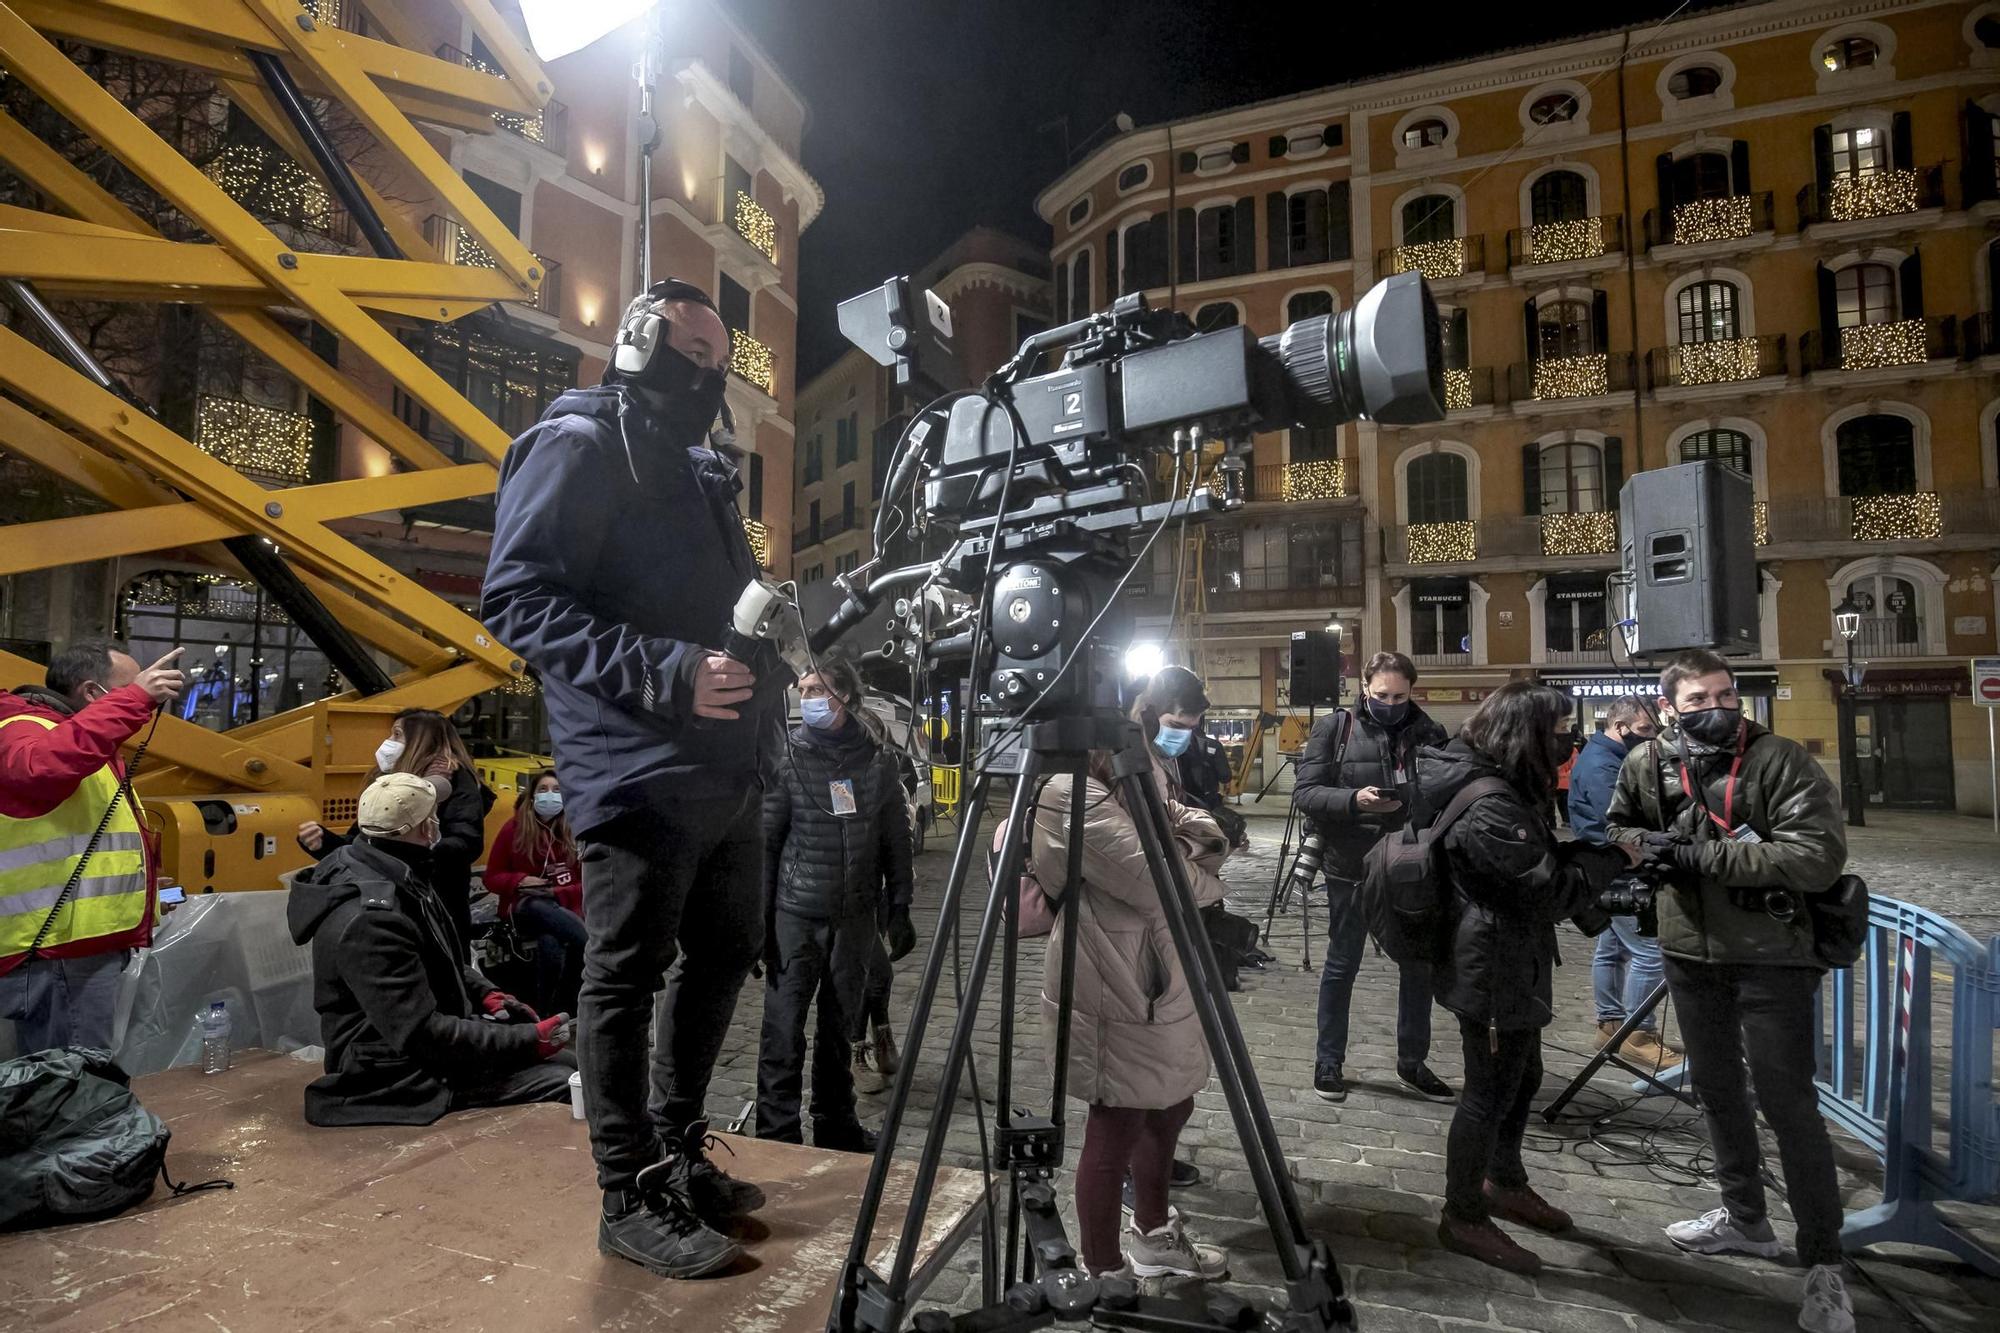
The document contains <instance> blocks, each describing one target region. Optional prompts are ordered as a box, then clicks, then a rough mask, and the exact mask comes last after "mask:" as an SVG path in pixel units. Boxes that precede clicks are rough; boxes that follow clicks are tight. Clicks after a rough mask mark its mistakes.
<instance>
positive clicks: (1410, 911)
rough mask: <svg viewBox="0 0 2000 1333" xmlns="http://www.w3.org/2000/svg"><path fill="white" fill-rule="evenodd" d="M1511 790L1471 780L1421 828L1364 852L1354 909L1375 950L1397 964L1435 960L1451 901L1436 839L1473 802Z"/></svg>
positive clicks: (1494, 780) (1408, 827) (1483, 780)
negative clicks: (1359, 884) (1357, 910)
mask: <svg viewBox="0 0 2000 1333" xmlns="http://www.w3.org/2000/svg"><path fill="white" fill-rule="evenodd" d="M1512 791H1513V788H1512V787H1509V786H1508V785H1507V784H1506V783H1505V782H1504V781H1502V780H1501V779H1499V778H1494V777H1485V778H1474V779H1473V780H1472V781H1470V782H1468V783H1466V784H1465V786H1463V787H1461V788H1460V789H1459V790H1458V793H1457V794H1456V795H1454V796H1453V797H1452V798H1451V800H1450V801H1448V802H1446V804H1445V807H1444V809H1443V810H1441V811H1439V812H1438V814H1437V817H1436V818H1434V819H1432V820H1431V821H1430V822H1429V823H1428V824H1426V825H1425V826H1424V827H1422V828H1417V827H1415V826H1414V824H1406V825H1405V826H1404V827H1403V829H1402V831H1401V832H1399V833H1393V834H1390V835H1389V836H1388V837H1386V838H1383V839H1382V840H1381V841H1380V842H1378V843H1376V844H1375V845H1374V846H1373V847H1371V848H1369V849H1368V855H1367V857H1366V859H1365V860H1363V862H1362V870H1361V887H1360V889H1359V893H1360V901H1359V904H1358V905H1359V907H1360V909H1361V916H1362V920H1364V921H1365V922H1367V924H1368V934H1369V935H1370V936H1371V937H1372V938H1373V939H1374V941H1375V947H1376V948H1378V949H1380V950H1381V951H1382V952H1383V953H1386V954H1388V955H1389V957H1390V958H1392V959H1394V960H1395V961H1396V962H1398V963H1430V962H1435V961H1437V957H1438V954H1439V951H1440V950H1441V949H1442V948H1443V945H1444V942H1445V934H1446V932H1445V929H1444V926H1445V917H1446V908H1447V906H1448V904H1449V903H1450V900H1451V893H1450V888H1449V884H1448V881H1447V878H1446V871H1445V866H1444V857H1443V854H1442V852H1441V850H1440V849H1441V842H1440V840H1441V839H1442V838H1443V837H1444V834H1445V832H1446V831H1447V830H1448V829H1450V828H1451V826H1452V825H1453V824H1455V823H1457V822H1458V817H1459V816H1460V815H1462V814H1464V813H1465V812H1466V811H1467V810H1468V809H1469V808H1471V806H1472V803H1473V802H1474V801H1477V800H1479V799H1480V798H1481V797H1485V796H1498V795H1502V794H1505V793H1510V792H1512Z"/></svg>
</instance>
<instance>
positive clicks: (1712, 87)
mask: <svg viewBox="0 0 2000 1333" xmlns="http://www.w3.org/2000/svg"><path fill="white" fill-rule="evenodd" d="M1720 87H1722V71H1721V70H1719V69H1717V68H1715V67H1714V66H1713V65H1689V66H1688V67H1687V68H1686V69H1683V70H1678V71H1676V72H1675V74H1674V76H1673V77H1672V78H1670V79H1668V80H1667V95H1668V96H1670V97H1673V98H1676V99H1677V100H1679V101H1683V102H1685V101H1687V100H1688V99H1689V98H1690V97H1707V96H1708V95H1709V94H1711V93H1713V92H1715V91H1716V90H1717V89H1718V88H1720Z"/></svg>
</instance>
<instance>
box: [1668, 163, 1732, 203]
mask: <svg viewBox="0 0 2000 1333" xmlns="http://www.w3.org/2000/svg"><path fill="white" fill-rule="evenodd" d="M1730 194H1731V188H1730V180H1729V155H1728V154H1727V153H1689V154H1688V155H1687V156H1686V157H1683V158H1680V159H1678V160H1676V161H1675V163H1674V200H1675V202H1677V203H1690V202H1692V201H1694V200H1697V199H1727V198H1728V197H1729V195H1730Z"/></svg>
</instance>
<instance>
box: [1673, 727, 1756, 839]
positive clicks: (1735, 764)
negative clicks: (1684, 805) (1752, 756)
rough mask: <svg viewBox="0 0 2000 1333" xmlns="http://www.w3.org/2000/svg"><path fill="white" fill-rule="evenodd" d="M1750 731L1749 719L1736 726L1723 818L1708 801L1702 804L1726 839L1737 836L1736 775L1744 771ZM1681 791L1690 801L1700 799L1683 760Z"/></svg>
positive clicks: (1725, 784)
mask: <svg viewBox="0 0 2000 1333" xmlns="http://www.w3.org/2000/svg"><path fill="white" fill-rule="evenodd" d="M1749 729H1750V723H1749V721H1748V720H1747V719H1746V720H1744V721H1742V722H1738V723H1737V724H1736V758H1734V759H1733V760H1731V761H1730V763H1729V780H1728V781H1727V782H1725V783H1724V784H1723V787H1722V814H1721V816H1720V817H1719V818H1718V817H1717V815H1716V813H1715V811H1713V810H1710V809H1709V808H1708V803H1707V802H1706V801H1703V802H1702V803H1701V806H1702V811H1703V813H1705V814H1706V815H1707V816H1708V817H1709V818H1710V819H1713V820H1715V826H1716V827H1717V828H1719V829H1721V830H1722V836H1723V837H1725V838H1728V837H1733V836H1734V835H1735V830H1736V775H1737V774H1739V773H1741V772H1742V771H1743V752H1744V750H1745V748H1746V747H1745V746H1744V744H1743V733H1744V732H1746V731H1748V730H1749ZM1681 790H1682V791H1683V792H1686V793H1687V795H1688V797H1689V798H1690V799H1699V798H1696V797H1695V795H1694V780H1693V779H1692V778H1690V777H1689V776H1688V766H1687V760H1685V759H1683V760H1681Z"/></svg>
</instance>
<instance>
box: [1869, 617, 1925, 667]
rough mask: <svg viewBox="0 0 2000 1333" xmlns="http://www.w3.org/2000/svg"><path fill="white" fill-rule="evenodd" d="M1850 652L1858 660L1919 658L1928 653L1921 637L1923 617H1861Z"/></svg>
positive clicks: (1922, 636) (1922, 633)
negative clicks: (1859, 630) (1860, 658)
mask: <svg viewBox="0 0 2000 1333" xmlns="http://www.w3.org/2000/svg"><path fill="white" fill-rule="evenodd" d="M1854 651H1855V654H1856V655H1857V656H1860V657H1923V656H1925V655H1927V654H1928V652H1929V651H1930V650H1929V647H1928V645H1927V643H1926V642H1925V638H1924V618H1923V617H1922V616H1920V615H1914V614H1912V615H1902V616H1863V617H1861V632H1860V633H1859V634H1856V635H1855V636H1854Z"/></svg>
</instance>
